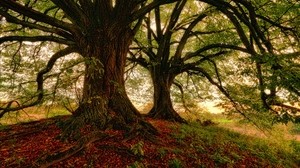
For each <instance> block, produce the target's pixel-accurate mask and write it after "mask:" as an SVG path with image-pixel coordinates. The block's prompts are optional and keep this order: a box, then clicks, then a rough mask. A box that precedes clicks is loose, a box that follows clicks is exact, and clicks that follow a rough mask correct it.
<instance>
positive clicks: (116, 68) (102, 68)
mask: <svg viewBox="0 0 300 168" xmlns="http://www.w3.org/2000/svg"><path fill="white" fill-rule="evenodd" d="M91 30H95V31H94V32H89V34H88V35H87V36H86V37H84V39H83V38H82V36H81V35H79V36H78V41H79V42H78V44H79V46H78V47H80V54H81V55H82V56H83V57H84V58H85V65H86V70H85V78H84V87H83V95H82V99H81V101H80V104H79V107H78V109H77V110H76V111H75V113H74V116H73V119H72V123H71V124H69V125H75V127H78V125H79V126H82V125H86V124H90V125H92V126H96V127H97V128H100V129H106V128H109V127H113V128H122V129H127V130H128V131H132V128H135V127H138V129H145V128H146V129H145V130H144V131H145V132H150V133H155V132H156V130H155V129H154V128H153V127H152V126H151V125H150V124H147V123H146V122H145V121H143V119H142V118H141V116H140V114H139V112H138V111H137V109H136V108H135V107H134V106H133V104H132V103H131V101H130V100H129V98H128V96H127V94H126V92H125V82H124V70H125V61H126V55H127V53H128V50H129V45H130V44H131V41H132V38H133V33H132V32H131V29H130V27H127V26H125V27H124V26H123V27H122V25H119V24H108V25H105V26H101V27H100V28H99V29H95V28H93V29H91ZM75 38H76V37H75ZM70 128H71V127H70ZM69 130H70V129H69ZM69 130H66V131H67V132H68V131H69Z"/></svg>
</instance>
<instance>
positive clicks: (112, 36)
mask: <svg viewBox="0 0 300 168" xmlns="http://www.w3.org/2000/svg"><path fill="white" fill-rule="evenodd" d="M172 2H173V1H168V0H166V1H151V2H147V1H135V0H130V1H114V0H95V1H91V0H78V1H77V0H76V1H75V0H66V1H60V0H46V1H27V0H26V1H13V0H2V1H1V2H0V15H1V17H4V18H5V20H6V23H5V24H6V26H5V27H3V30H2V31H3V32H7V33H6V34H5V35H4V36H2V37H1V38H0V44H2V45H4V44H10V42H18V43H19V44H20V46H21V45H23V43H24V42H43V43H48V42H51V43H56V44H59V45H60V47H59V50H58V51H56V53H54V54H53V55H52V56H51V58H50V59H49V60H48V61H47V64H46V65H45V67H43V68H42V69H41V70H40V71H39V72H38V73H37V75H36V87H37V89H36V93H35V95H34V96H33V97H32V98H31V99H30V101H27V102H20V104H19V105H18V106H13V105H12V104H13V102H16V101H15V100H13V101H10V102H8V103H7V104H6V105H5V106H2V107H0V110H1V111H0V117H2V116H3V115H4V114H5V113H7V112H9V111H16V110H19V109H22V108H26V107H30V106H34V105H37V104H40V103H42V102H43V98H44V96H45V91H44V80H45V74H47V73H49V72H50V71H51V70H52V69H53V66H54V65H55V63H56V62H57V61H58V60H59V59H60V58H62V57H66V56H68V55H69V54H71V53H78V54H80V56H81V57H82V58H83V60H84V65H85V72H84V82H83V83H84V84H83V91H82V97H81V100H80V104H79V107H78V108H77V109H76V111H75V112H74V114H73V120H72V121H71V123H70V124H71V125H72V126H68V128H70V129H69V131H70V130H72V129H73V128H72V127H73V126H76V127H77V126H81V125H84V124H86V123H87V124H91V125H95V126H97V127H98V128H101V129H105V128H107V127H108V126H109V125H114V126H116V127H123V128H124V127H127V124H134V125H139V126H141V127H143V128H144V129H145V128H148V132H152V133H153V132H154V128H153V127H151V125H149V124H147V123H146V122H144V121H143V120H142V119H141V117H140V115H139V113H138V111H137V110H136V108H135V107H134V106H133V105H132V103H131V102H130V100H129V98H128V96H127V95H126V92H125V86H124V78H123V75H124V69H125V61H126V55H127V52H128V50H129V45H130V44H131V42H132V40H133V37H134V35H135V33H136V31H137V30H138V28H139V26H140V22H141V18H143V16H144V15H145V14H146V13H148V12H149V11H150V10H152V9H153V8H155V7H157V6H159V5H163V4H166V3H172ZM2 19H3V18H2ZM6 51H7V50H6ZM7 52H8V51H7ZM12 59H13V56H12ZM127 128H128V127H127ZM137 128H138V127H137ZM66 131H68V130H66ZM146 132H147V131H146Z"/></svg>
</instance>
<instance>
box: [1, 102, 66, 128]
mask: <svg viewBox="0 0 300 168" xmlns="http://www.w3.org/2000/svg"><path fill="white" fill-rule="evenodd" d="M60 115H70V112H69V111H67V110H66V109H65V108H63V107H61V106H43V107H30V108H26V109H23V110H20V111H16V112H11V113H6V114H5V115H4V116H3V117H2V118H0V129H1V127H3V126H5V125H12V124H18V123H25V122H30V121H37V120H40V119H44V118H52V117H55V116H60Z"/></svg>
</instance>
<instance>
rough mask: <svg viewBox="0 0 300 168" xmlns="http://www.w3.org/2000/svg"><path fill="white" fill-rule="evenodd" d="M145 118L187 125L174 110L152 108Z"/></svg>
mask: <svg viewBox="0 0 300 168" xmlns="http://www.w3.org/2000/svg"><path fill="white" fill-rule="evenodd" d="M147 117H150V118H154V119H162V120H167V121H172V122H178V123H187V121H186V120H185V119H183V118H182V117H181V116H180V115H179V114H178V113H177V112H176V111H175V110H174V109H169V108H163V109H159V110H156V109H155V108H152V109H151V110H150V112H149V113H148V114H147Z"/></svg>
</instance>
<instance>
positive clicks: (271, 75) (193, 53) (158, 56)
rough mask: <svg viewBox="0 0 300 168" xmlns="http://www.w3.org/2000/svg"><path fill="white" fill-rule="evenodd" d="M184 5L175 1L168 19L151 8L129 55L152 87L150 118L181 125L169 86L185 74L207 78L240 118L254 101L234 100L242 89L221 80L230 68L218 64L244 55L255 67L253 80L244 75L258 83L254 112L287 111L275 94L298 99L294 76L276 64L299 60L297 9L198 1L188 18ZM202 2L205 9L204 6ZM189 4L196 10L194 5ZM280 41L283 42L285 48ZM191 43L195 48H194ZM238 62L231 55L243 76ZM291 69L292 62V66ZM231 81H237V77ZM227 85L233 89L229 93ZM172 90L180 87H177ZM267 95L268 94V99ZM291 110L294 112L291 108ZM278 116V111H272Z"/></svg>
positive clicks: (289, 5)
mask: <svg viewBox="0 0 300 168" xmlns="http://www.w3.org/2000/svg"><path fill="white" fill-rule="evenodd" d="M187 2H188V1H180V2H177V4H176V5H175V6H174V8H173V10H172V12H171V14H170V16H169V17H168V16H164V17H162V15H166V14H165V13H166V12H165V11H168V10H167V9H161V8H159V7H158V8H156V9H155V11H153V12H152V13H150V14H148V16H147V17H146V19H145V25H144V29H145V30H147V33H145V34H143V35H142V36H140V37H139V36H138V38H136V40H135V42H136V44H137V46H138V47H137V48H136V49H137V50H136V51H135V52H132V54H131V55H132V57H131V58H130V59H131V60H132V61H133V62H137V63H139V64H140V65H142V66H143V67H145V68H146V69H148V70H149V71H150V73H151V77H152V80H153V83H154V107H153V108H152V110H151V111H150V113H149V115H150V116H152V117H155V118H163V119H169V120H175V121H182V119H181V118H180V117H179V116H178V114H176V112H175V110H174V109H173V107H172V102H171V99H170V87H171V85H172V84H174V79H175V77H176V76H177V75H179V74H182V73H185V72H186V73H188V74H197V75H201V76H204V77H205V78H207V79H208V80H209V82H210V83H211V84H213V85H215V86H216V87H217V88H218V89H219V90H220V91H221V92H222V93H223V95H225V97H226V98H227V100H229V101H230V102H232V103H233V104H234V106H235V107H237V109H238V111H239V112H240V113H242V114H243V115H244V113H243V112H242V111H245V108H244V107H245V106H249V105H250V106H252V107H254V106H256V105H257V102H255V103H254V102H252V103H253V104H247V103H246V104H244V103H245V102H246V101H247V100H245V99H243V98H238V97H241V96H237V95H235V94H241V92H238V91H236V88H237V87H236V86H238V85H244V87H247V84H243V83H235V82H233V81H232V80H231V81H228V80H226V76H228V74H226V71H228V70H227V69H228V66H233V65H232V64H231V65H229V64H228V63H227V67H226V65H225V66H222V67H223V68H220V63H222V62H223V60H225V61H228V60H230V59H231V58H232V57H234V56H233V55H244V56H242V57H244V58H245V56H246V57H247V59H251V60H253V61H254V62H255V64H256V66H255V67H254V69H255V72H253V73H254V76H252V77H251V76H250V74H249V76H247V78H248V77H250V78H251V80H254V82H255V81H256V80H257V81H259V82H258V83H257V85H255V86H254V88H253V87H252V90H255V92H254V93H259V95H258V97H260V99H258V100H257V101H258V102H261V104H260V105H259V106H260V107H259V108H256V110H258V111H266V110H267V111H272V112H276V110H274V108H272V107H271V106H274V105H276V106H278V105H281V106H282V107H283V106H284V108H288V107H287V105H284V104H283V103H282V102H276V101H274V100H275V99H278V98H279V97H280V94H278V93H280V89H281V90H285V91H286V90H287V91H291V92H294V93H295V94H296V95H297V94H298V88H297V84H296V83H298V82H297V80H298V79H299V76H298V75H295V74H296V73H295V71H293V75H292V76H293V77H290V75H288V72H287V71H285V70H287V68H286V67H285V68H283V64H286V63H283V62H282V63H279V62H280V61H279V60H280V59H281V60H290V61H291V59H293V58H295V57H297V56H298V55H299V47H298V46H299V33H298V32H299V31H298V28H297V26H296V25H295V23H297V22H299V21H297V18H299V15H298V14H296V13H297V11H299V4H297V2H296V1H293V3H288V2H287V1H284V0H283V1H280V3H279V4H278V3H275V2H272V1H264V2H260V1H257V2H256V1H254V2H250V1H246V0H243V1H232V2H227V1H223V0H220V1H210V0H201V1H199V4H200V5H199V4H198V6H201V7H202V8H201V10H199V9H198V12H199V11H200V12H199V13H197V12H191V14H190V15H189V14H186V13H184V12H183V11H188V10H184V9H189V10H191V9H192V7H190V6H188V5H187V4H188V3H187ZM189 2H190V1H189ZM203 2H204V3H206V4H208V5H207V6H205V5H204V3H203ZM190 3H194V4H193V5H194V7H195V6H196V8H197V7H198V6H197V4H196V2H190ZM186 6H188V7H186ZM198 8H200V7H198ZM268 8H272V11H268V10H269V9H268ZM274 9H276V10H274ZM160 11H164V12H160ZM265 11H268V12H267V13H266V12H265ZM162 13H163V14H162ZM187 13H188V12H187ZM185 15H186V16H185ZM166 17H167V18H166ZM220 22H222V23H220ZM165 23H167V24H165ZM153 24H155V26H153ZM141 37H147V39H143V38H141ZM281 41H285V44H283V43H281ZM193 43H194V44H196V45H194V46H193V45H192V44H193ZM187 44H189V45H187ZM190 44H191V45H190ZM191 46H193V47H191ZM287 50H289V51H287ZM239 57H240V56H235V61H239V62H236V64H241V68H242V70H245V71H246V70H247V67H248V65H249V63H247V64H243V63H246V62H243V63H241V60H238V59H239ZM262 60H264V61H262ZM296 64H297V63H296V62H294V61H293V65H296ZM288 66H290V65H288ZM279 69H280V70H279ZM283 69H285V70H284V71H283ZM222 71H224V72H223V73H222ZM279 71H280V72H279ZM279 74H280V77H279ZM251 75H252V74H251ZM239 77H241V76H239ZM234 78H235V79H236V81H240V80H239V79H238V76H236V77H234ZM241 78H244V77H241ZM277 78H280V80H277ZM290 80H294V81H293V82H292V81H290ZM288 81H290V82H288ZM232 83H234V84H237V85H235V86H232V89H231V87H230V86H231V85H232ZM255 83H256V82H255ZM175 84H176V83H175ZM287 85H288V86H287ZM176 86H179V87H180V85H179V84H178V83H177V84H176ZM225 86H226V87H225ZM282 86H283V87H282ZM281 87H282V88H281ZM248 88H249V87H248ZM257 88H258V90H257ZM267 90H270V93H269V94H268V93H267ZM249 95H254V94H253V93H249V92H248V93H247V95H245V96H242V97H245V98H246V97H247V96H249ZM275 97H276V98H275ZM297 97H298V96H297ZM297 99H298V98H297ZM271 100H272V101H271ZM248 102H249V100H248ZM275 102H276V103H275ZM290 109H293V110H296V109H295V108H294V107H290ZM278 113H280V112H276V114H278Z"/></svg>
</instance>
